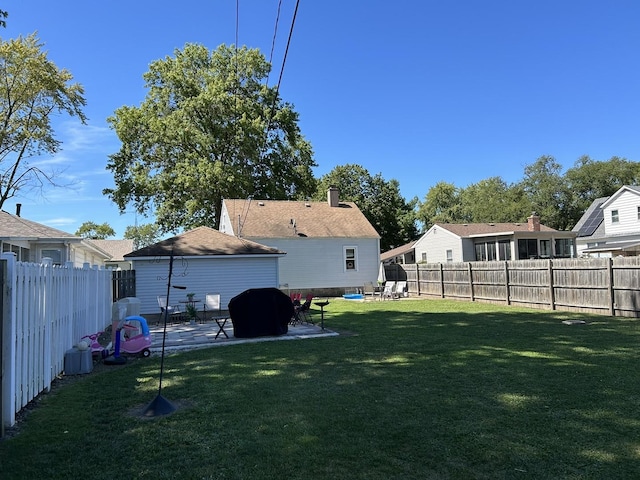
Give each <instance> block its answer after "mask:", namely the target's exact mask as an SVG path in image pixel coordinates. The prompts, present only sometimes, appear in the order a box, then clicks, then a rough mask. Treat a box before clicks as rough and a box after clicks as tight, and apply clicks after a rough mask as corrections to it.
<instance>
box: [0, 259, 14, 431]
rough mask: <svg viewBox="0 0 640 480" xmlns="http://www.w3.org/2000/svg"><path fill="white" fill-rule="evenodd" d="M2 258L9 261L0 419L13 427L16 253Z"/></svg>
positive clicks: (4, 292)
mask: <svg viewBox="0 0 640 480" xmlns="http://www.w3.org/2000/svg"><path fill="white" fill-rule="evenodd" d="M2 258H3V259H4V260H6V261H7V262H6V264H7V269H6V274H7V275H6V277H5V282H4V285H3V286H2V289H3V291H2V295H3V298H4V299H6V300H7V303H6V304H5V305H4V308H3V310H2V324H3V338H2V355H3V359H2V360H3V361H2V363H3V365H4V367H3V368H4V371H3V374H2V382H3V385H2V395H3V401H2V412H0V419H1V420H2V424H3V425H8V426H10V427H11V426H13V425H14V424H15V423H16V401H15V398H16V363H15V358H16V342H15V338H16V328H17V327H16V321H17V320H16V314H15V302H16V254H15V253H12V252H5V253H3V254H2Z"/></svg>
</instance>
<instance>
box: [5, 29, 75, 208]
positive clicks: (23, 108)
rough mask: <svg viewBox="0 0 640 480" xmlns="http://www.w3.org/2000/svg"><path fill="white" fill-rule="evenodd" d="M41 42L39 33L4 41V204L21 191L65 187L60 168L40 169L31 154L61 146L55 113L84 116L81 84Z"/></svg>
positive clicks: (56, 150)
mask: <svg viewBox="0 0 640 480" xmlns="http://www.w3.org/2000/svg"><path fill="white" fill-rule="evenodd" d="M42 47H43V45H42V44H41V43H40V42H39V41H38V39H37V38H36V36H35V35H29V36H27V37H24V38H23V37H19V38H17V39H13V40H9V41H6V42H5V41H0V78H1V79H2V81H1V82H0V208H2V206H3V205H4V203H5V202H6V201H7V200H8V199H9V198H12V197H14V196H15V195H17V194H18V193H19V192H20V193H21V194H25V193H28V191H30V190H32V189H40V190H42V188H43V187H44V186H45V185H50V186H61V185H59V184H57V183H56V180H55V179H56V177H57V176H58V175H59V173H60V172H59V171H55V170H51V171H45V170H42V169H41V168H39V167H36V166H34V165H31V164H30V163H29V159H30V158H33V157H37V156H41V155H44V154H49V155H53V154H55V153H56V152H58V151H59V150H60V145H61V143H60V142H59V141H58V140H56V138H55V137H54V132H53V128H52V127H51V118H52V116H54V115H57V114H59V113H66V114H68V115H70V116H75V117H78V118H79V119H80V121H81V122H82V123H84V122H85V120H86V119H85V116H84V114H83V112H82V107H83V106H84V105H85V99H84V97H83V94H84V90H83V88H82V86H80V84H78V83H71V81H72V79H73V77H72V75H71V74H70V73H69V72H68V71H66V70H63V69H59V68H58V67H57V66H56V65H55V64H54V63H53V62H51V61H50V60H49V59H48V58H47V54H46V52H43V51H42Z"/></svg>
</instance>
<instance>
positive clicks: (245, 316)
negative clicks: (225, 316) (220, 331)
mask: <svg viewBox="0 0 640 480" xmlns="http://www.w3.org/2000/svg"><path fill="white" fill-rule="evenodd" d="M229 315H230V316H231V322H232V323H233V336H234V337H236V338H252V337H264V336H273V335H284V334H285V333H287V331H288V329H289V321H290V320H291V317H292V316H293V303H291V299H290V298H289V296H288V295H286V294H285V293H283V292H281V291H280V290H278V289H277V288H251V289H249V290H245V291H244V292H242V293H241V294H239V295H236V296H235V297H233V298H232V299H231V300H230V301H229Z"/></svg>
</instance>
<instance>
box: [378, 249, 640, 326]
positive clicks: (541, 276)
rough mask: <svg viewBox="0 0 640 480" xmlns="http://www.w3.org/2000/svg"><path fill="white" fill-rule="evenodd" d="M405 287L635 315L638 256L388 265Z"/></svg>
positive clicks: (639, 291) (639, 304) (639, 299)
mask: <svg viewBox="0 0 640 480" xmlns="http://www.w3.org/2000/svg"><path fill="white" fill-rule="evenodd" d="M386 275H387V279H388V280H406V281H407V288H408V290H409V293H411V294H416V295H426V296H438V297H441V298H458V299H464V300H471V301H485V302H492V303H504V304H507V305H518V306H526V307H533V308H544V309H552V310H566V311H579V312H587V313H598V314H603V315H612V316H625V317H638V316H640V257H616V258H590V259H549V260H516V261H507V262H466V263H436V264H433V263H432V264H411V265H388V266H387V267H386Z"/></svg>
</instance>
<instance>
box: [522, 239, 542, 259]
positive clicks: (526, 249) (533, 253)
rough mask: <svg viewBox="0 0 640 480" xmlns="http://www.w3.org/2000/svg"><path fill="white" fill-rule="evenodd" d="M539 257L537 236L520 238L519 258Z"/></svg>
mask: <svg viewBox="0 0 640 480" xmlns="http://www.w3.org/2000/svg"><path fill="white" fill-rule="evenodd" d="M537 257H538V242H537V240H536V239H535V238H521V239H519V240H518V258H519V259H520V260H526V259H527V258H537Z"/></svg>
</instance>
